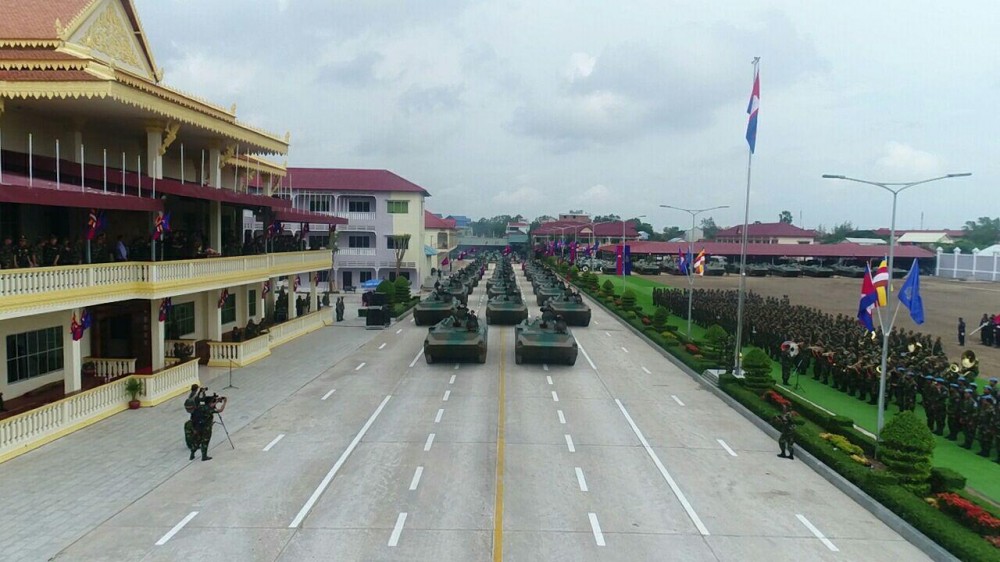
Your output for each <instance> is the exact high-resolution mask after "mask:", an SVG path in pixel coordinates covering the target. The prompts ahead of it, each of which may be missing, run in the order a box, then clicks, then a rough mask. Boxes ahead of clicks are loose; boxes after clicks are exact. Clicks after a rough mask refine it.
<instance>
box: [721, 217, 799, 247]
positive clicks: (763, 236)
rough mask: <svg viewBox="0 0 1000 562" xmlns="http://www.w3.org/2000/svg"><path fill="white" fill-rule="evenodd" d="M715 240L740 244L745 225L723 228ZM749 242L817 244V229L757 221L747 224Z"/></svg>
mask: <svg viewBox="0 0 1000 562" xmlns="http://www.w3.org/2000/svg"><path fill="white" fill-rule="evenodd" d="M713 240H714V241H715V242H723V243H733V244H740V243H742V240H743V225H739V226H732V227H729V228H723V229H721V230H719V231H717V232H716V233H715V238H714V239H713ZM747 243H749V244H815V243H816V231H815V230H806V229H804V228H799V227H797V226H795V225H793V224H788V223H783V222H772V223H762V222H755V223H753V224H750V225H748V226H747Z"/></svg>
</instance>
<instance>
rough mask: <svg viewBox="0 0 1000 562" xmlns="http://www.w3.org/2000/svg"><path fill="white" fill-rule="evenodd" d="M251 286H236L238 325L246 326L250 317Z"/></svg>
mask: <svg viewBox="0 0 1000 562" xmlns="http://www.w3.org/2000/svg"><path fill="white" fill-rule="evenodd" d="M249 309H250V287H249V286H247V285H240V286H239V287H237V288H236V325H237V326H246V325H247V320H248V319H249V318H250V314H249Z"/></svg>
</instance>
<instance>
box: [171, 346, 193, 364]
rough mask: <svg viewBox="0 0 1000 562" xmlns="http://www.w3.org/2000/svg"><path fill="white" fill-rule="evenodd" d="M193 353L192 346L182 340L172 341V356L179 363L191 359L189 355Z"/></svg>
mask: <svg viewBox="0 0 1000 562" xmlns="http://www.w3.org/2000/svg"><path fill="white" fill-rule="evenodd" d="M193 354H194V348H193V347H191V346H190V345H188V344H186V343H183V342H176V343H174V357H176V358H177V360H178V361H179V362H180V363H186V362H187V360H188V359H191V355H193Z"/></svg>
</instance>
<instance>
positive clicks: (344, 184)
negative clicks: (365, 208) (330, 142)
mask: <svg viewBox="0 0 1000 562" xmlns="http://www.w3.org/2000/svg"><path fill="white" fill-rule="evenodd" d="M287 178H288V181H289V182H290V185H291V186H292V190H293V191H294V190H296V189H314V190H318V191H380V192H392V191H395V192H409V193H422V194H423V195H425V196H430V193H428V192H427V190H426V189H424V188H422V187H420V186H419V185H417V184H415V183H413V182H411V181H409V180H405V179H403V178H401V177H399V176H397V175H396V174H394V173H392V172H390V171H389V170H360V169H351V168H289V169H288V176H287Z"/></svg>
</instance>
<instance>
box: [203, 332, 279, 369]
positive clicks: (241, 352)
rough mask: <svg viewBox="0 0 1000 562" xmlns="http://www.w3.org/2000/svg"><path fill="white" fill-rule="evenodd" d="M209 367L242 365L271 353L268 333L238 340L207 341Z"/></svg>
mask: <svg viewBox="0 0 1000 562" xmlns="http://www.w3.org/2000/svg"><path fill="white" fill-rule="evenodd" d="M208 350H209V355H208V366H209V367H228V366H230V365H232V366H233V367H243V366H246V365H249V364H250V363H253V362H254V361H256V360H258V359H263V358H264V357H267V356H268V355H270V354H271V347H270V345H268V334H264V335H263V336H258V337H256V338H253V339H251V340H246V341H240V342H225V341H210V342H208Z"/></svg>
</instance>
